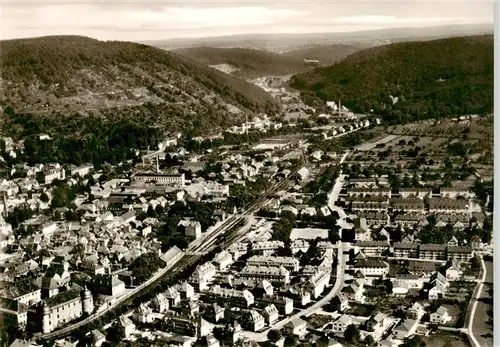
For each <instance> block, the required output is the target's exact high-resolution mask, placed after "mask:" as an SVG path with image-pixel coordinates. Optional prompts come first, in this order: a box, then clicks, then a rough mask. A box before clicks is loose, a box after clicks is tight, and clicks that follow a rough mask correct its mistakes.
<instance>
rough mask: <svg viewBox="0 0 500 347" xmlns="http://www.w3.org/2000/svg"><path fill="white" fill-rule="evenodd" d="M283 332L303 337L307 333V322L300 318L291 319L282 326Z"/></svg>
mask: <svg viewBox="0 0 500 347" xmlns="http://www.w3.org/2000/svg"><path fill="white" fill-rule="evenodd" d="M283 332H284V333H285V334H286V335H295V336H298V337H303V336H304V335H305V334H306V333H307V322H306V321H304V320H302V319H300V318H296V319H293V320H291V321H289V322H288V323H286V324H285V325H284V326H283Z"/></svg>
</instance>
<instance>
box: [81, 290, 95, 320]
mask: <svg viewBox="0 0 500 347" xmlns="http://www.w3.org/2000/svg"><path fill="white" fill-rule="evenodd" d="M82 308H83V313H86V314H89V315H90V314H92V312H94V299H93V298H92V293H91V292H90V290H88V289H87V287H85V289H84V290H82Z"/></svg>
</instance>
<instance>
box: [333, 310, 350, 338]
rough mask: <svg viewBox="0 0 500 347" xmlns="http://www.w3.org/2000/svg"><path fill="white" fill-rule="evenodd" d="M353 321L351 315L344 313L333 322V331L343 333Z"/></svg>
mask: <svg viewBox="0 0 500 347" xmlns="http://www.w3.org/2000/svg"><path fill="white" fill-rule="evenodd" d="M352 323H353V320H352V318H351V316H349V315H347V314H343V315H342V316H340V317H339V319H337V320H336V321H334V322H333V323H332V331H333V332H334V333H340V334H343V333H344V332H345V331H346V329H347V327H348V326H349V325H351V324H352Z"/></svg>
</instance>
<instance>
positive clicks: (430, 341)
mask: <svg viewBox="0 0 500 347" xmlns="http://www.w3.org/2000/svg"><path fill="white" fill-rule="evenodd" d="M422 341H424V342H425V344H426V346H432V347H469V342H468V340H467V338H466V337H465V336H464V335H462V334H456V333H455V334H453V333H449V332H444V331H438V332H437V333H436V334H435V335H430V336H425V337H424V336H422ZM484 347H488V346H484Z"/></svg>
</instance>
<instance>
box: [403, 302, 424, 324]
mask: <svg viewBox="0 0 500 347" xmlns="http://www.w3.org/2000/svg"><path fill="white" fill-rule="evenodd" d="M424 315H425V309H424V307H423V306H422V305H421V304H420V303H418V302H415V303H414V304H413V306H412V307H410V308H409V309H408V310H407V311H406V316H407V317H408V318H410V319H414V320H417V321H419V320H420V319H422V317H423V316H424Z"/></svg>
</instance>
